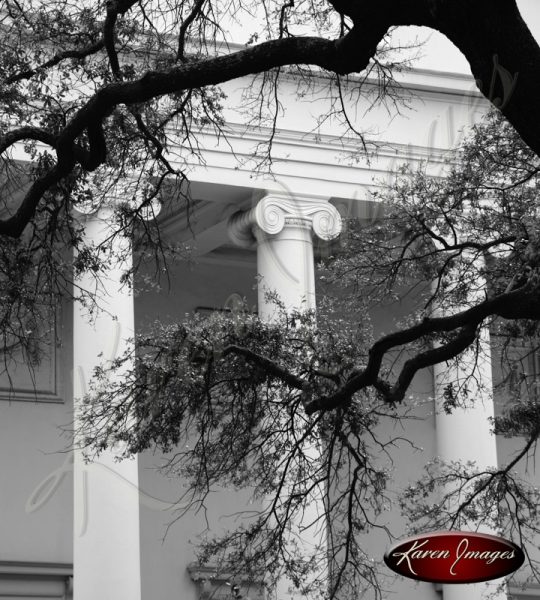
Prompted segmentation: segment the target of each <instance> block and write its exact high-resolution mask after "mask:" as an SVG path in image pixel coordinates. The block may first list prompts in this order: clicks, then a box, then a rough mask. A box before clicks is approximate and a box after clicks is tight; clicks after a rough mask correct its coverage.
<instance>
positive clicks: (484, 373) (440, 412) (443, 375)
mask: <svg viewBox="0 0 540 600" xmlns="http://www.w3.org/2000/svg"><path fill="white" fill-rule="evenodd" d="M475 296H478V298H479V299H481V297H482V295H481V290H478V291H475ZM449 384H453V385H454V386H455V388H456V390H457V389H459V386H460V385H465V384H466V385H467V394H468V399H467V400H466V401H465V404H466V406H465V407H463V408H455V409H454V410H453V411H452V412H451V414H447V413H446V412H445V410H444V407H443V403H444V389H445V387H446V386H447V385H449ZM434 390H435V411H436V412H435V415H436V416H435V426H436V437H437V453H438V456H439V457H440V458H441V459H442V460H443V461H444V462H452V461H460V462H462V463H465V462H467V461H474V462H475V464H476V467H477V468H479V469H483V468H490V467H495V466H497V445H496V438H495V436H494V435H493V434H492V433H491V429H492V424H491V422H490V419H491V418H492V417H493V415H494V408H493V381H492V372H491V347H490V339H489V331H488V329H487V328H485V327H483V328H482V329H481V330H480V338H479V343H478V353H477V352H476V348H471V349H469V350H467V351H466V352H465V354H464V355H463V360H462V363H461V364H460V366H459V367H454V368H449V366H448V365H447V364H445V363H441V364H438V365H435V367H434ZM462 529H467V530H472V531H474V530H477V529H478V531H481V532H483V533H489V534H492V535H498V533H499V532H497V531H495V530H494V529H492V528H489V527H487V526H484V525H482V526H480V527H477V524H475V523H474V522H471V523H469V524H468V526H467V527H462ZM497 585H498V582H497V581H493V582H486V583H477V584H466V585H465V584H450V585H443V600H463V599H464V598H467V600H487V598H488V597H489V598H490V600H503V599H506V598H507V594H506V592H505V591H503V592H499V593H498V594H495V591H496V587H497Z"/></svg>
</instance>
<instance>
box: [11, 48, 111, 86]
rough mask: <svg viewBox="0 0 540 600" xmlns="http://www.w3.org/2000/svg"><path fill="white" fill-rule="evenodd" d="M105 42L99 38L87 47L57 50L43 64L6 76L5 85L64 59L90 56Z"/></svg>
mask: <svg viewBox="0 0 540 600" xmlns="http://www.w3.org/2000/svg"><path fill="white" fill-rule="evenodd" d="M103 48H104V42H103V40H99V41H97V42H95V43H94V44H91V45H90V46H87V47H86V48H81V49H80V50H75V49H72V50H64V51H63V52H57V53H56V54H55V55H54V56H53V57H52V58H50V59H49V60H46V61H45V62H44V63H42V64H41V65H39V66H37V67H34V68H32V69H26V70H25V71H21V72H20V73H16V74H14V75H10V76H9V77H6V79H5V80H4V85H11V84H13V83H17V82H19V81H23V80H25V79H30V78H32V77H33V76H34V75H36V74H37V73H39V72H40V71H44V70H46V69H50V68H51V67H55V66H56V65H59V64H60V63H61V62H62V61H64V60H67V59H70V58H73V59H83V58H87V57H88V56H92V55H93V54H97V53H98V52H99V51H100V50H103Z"/></svg>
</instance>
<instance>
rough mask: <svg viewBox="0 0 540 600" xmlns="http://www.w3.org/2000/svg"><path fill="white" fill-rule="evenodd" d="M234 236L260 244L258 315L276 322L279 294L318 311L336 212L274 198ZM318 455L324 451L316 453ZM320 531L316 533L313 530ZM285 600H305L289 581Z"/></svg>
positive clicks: (309, 515)
mask: <svg viewBox="0 0 540 600" xmlns="http://www.w3.org/2000/svg"><path fill="white" fill-rule="evenodd" d="M229 225H230V227H229V233H230V236H231V238H232V239H233V241H235V243H237V244H238V245H241V246H244V247H248V246H251V245H253V244H254V243H255V241H256V244H257V272H258V277H259V285H258V309H259V316H260V317H261V318H262V319H265V320H267V321H272V320H274V319H276V317H277V316H278V314H277V313H278V312H279V309H278V308H277V306H276V304H275V303H274V302H272V300H271V297H268V293H269V292H270V293H272V292H275V293H277V295H278V298H279V300H280V301H281V302H282V303H283V304H284V306H285V309H286V310H287V311H289V312H290V311H293V310H312V309H315V267H314V256H313V234H315V235H316V236H318V237H319V238H320V239H322V240H326V241H329V240H332V239H334V238H336V237H337V236H338V235H339V233H340V232H341V217H340V215H339V213H338V211H337V210H336V208H335V207H334V206H332V205H331V204H328V203H327V202H326V201H324V200H320V199H313V198H298V197H295V198H290V197H288V196H284V195H277V194H272V195H268V196H266V197H265V198H263V199H262V200H261V201H260V202H259V203H258V204H257V205H256V206H255V208H253V209H251V210H250V211H247V212H244V213H237V214H236V215H233V217H232V218H231V220H230V223H229ZM311 450H312V451H313V452H314V453H315V454H316V453H317V452H319V450H318V448H313V449H311ZM323 495H324V490H320V492H319V494H318V496H316V495H314V497H313V501H312V503H311V505H310V506H309V507H308V509H307V510H306V511H305V513H304V515H303V518H302V520H301V521H300V522H296V523H295V528H296V529H297V531H299V532H302V530H303V529H304V528H305V527H307V526H309V524H311V523H313V522H315V521H317V523H320V521H318V520H317V519H318V518H319V517H320V515H323V514H325V506H324V500H323ZM313 529H315V528H313ZM317 529H318V531H314V530H313V531H309V532H307V531H304V532H303V533H301V535H302V541H303V547H304V549H305V552H306V554H307V553H309V552H312V551H313V550H314V549H315V548H317V547H318V548H324V547H325V546H326V543H327V542H326V536H327V531H326V528H325V527H324V526H320V525H319V526H318V527H317ZM276 597H277V598H278V599H279V600H288V599H289V598H296V597H299V596H298V594H295V592H294V591H293V588H292V587H291V582H289V581H286V580H283V581H281V582H280V583H279V585H278V589H277V591H276Z"/></svg>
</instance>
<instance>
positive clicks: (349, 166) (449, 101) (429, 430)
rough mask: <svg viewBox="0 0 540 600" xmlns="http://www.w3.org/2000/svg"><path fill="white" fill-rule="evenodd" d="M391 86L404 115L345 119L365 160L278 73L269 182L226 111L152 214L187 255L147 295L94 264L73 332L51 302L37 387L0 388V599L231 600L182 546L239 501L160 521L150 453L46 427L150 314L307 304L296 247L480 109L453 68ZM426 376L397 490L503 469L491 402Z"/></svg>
mask: <svg viewBox="0 0 540 600" xmlns="http://www.w3.org/2000/svg"><path fill="white" fill-rule="evenodd" d="M399 77H401V78H402V81H401V83H402V84H403V87H404V88H405V89H406V90H407V92H408V93H410V94H411V96H410V99H409V101H410V103H411V104H412V107H413V109H412V110H410V111H407V112H406V115H405V116H403V117H396V118H394V119H392V120H389V118H388V114H387V112H386V109H385V108H384V107H383V106H379V107H377V108H374V109H373V110H372V111H371V112H370V113H366V114H365V115H363V116H361V115H362V114H363V111H364V108H367V105H366V106H363V105H362V104H360V105H359V106H358V107H357V118H358V120H359V121H360V120H361V121H362V123H363V125H364V128H366V127H365V123H366V121H367V122H368V123H372V124H373V127H375V126H377V127H378V128H379V132H378V139H379V140H381V143H380V146H379V148H378V149H377V151H376V153H375V154H374V156H373V158H371V160H370V161H369V162H368V161H367V160H366V159H365V158H363V157H362V156H361V155H359V154H358V140H357V139H355V138H353V137H346V136H345V137H343V136H342V135H340V133H339V129H338V128H337V127H338V126H337V124H336V123H333V122H332V121H329V122H326V123H323V124H321V125H320V126H319V127H317V129H316V131H315V132H314V128H313V123H314V118H315V116H314V113H316V112H317V111H316V110H315V109H316V108H320V106H322V105H323V103H324V89H325V86H326V84H327V82H326V81H324V79H322V78H321V80H320V81H316V82H315V83H314V86H315V87H316V88H317V86H318V87H319V89H316V90H315V92H314V95H313V97H315V98H319V99H318V100H317V101H316V102H315V104H316V105H317V106H314V102H313V99H312V98H313V97H312V98H311V99H310V100H308V99H303V98H299V97H297V95H296V91H295V90H296V83H295V81H294V78H293V77H292V76H290V77H288V76H285V77H284V78H283V81H282V83H280V85H281V86H282V102H283V103H284V106H285V112H284V114H283V115H282V117H281V118H280V121H279V124H278V128H277V130H276V133H275V137H274V140H273V155H274V162H273V166H272V168H273V175H272V176H271V177H270V176H268V175H267V176H265V175H262V174H255V173H254V171H253V160H252V159H251V157H252V154H253V148H254V147H255V146H256V145H257V144H258V143H260V142H264V141H266V140H267V139H268V137H269V135H270V130H269V129H264V128H262V129H254V128H250V127H248V126H246V125H245V124H244V123H242V121H241V119H240V117H238V115H237V114H236V113H235V112H234V111H231V112H230V113H229V114H228V123H227V125H226V127H227V131H228V139H227V141H226V142H225V141H224V140H222V139H219V138H217V137H215V136H214V135H213V134H211V133H208V132H205V131H203V132H202V133H201V135H200V141H201V145H202V147H203V155H204V159H205V165H204V166H201V165H199V164H197V165H195V164H194V165H193V169H192V171H191V173H190V179H191V193H192V197H193V199H194V202H193V214H192V216H191V224H189V223H188V221H187V216H186V213H185V211H184V210H182V209H180V208H174V209H173V208H171V207H170V206H169V205H168V204H167V198H166V197H164V198H162V202H163V208H162V210H161V213H160V214H159V215H158V216H157V219H158V220H159V223H160V227H161V230H162V232H163V235H164V236H166V238H167V239H168V240H169V241H177V242H179V243H185V244H187V245H190V246H192V248H193V257H194V258H193V260H192V261H190V262H185V263H179V264H178V265H175V266H174V270H173V272H172V273H171V285H170V287H169V288H163V289H162V290H155V289H154V290H147V289H144V288H143V286H142V284H141V281H142V277H141V281H139V280H138V279H136V280H135V282H134V285H133V288H132V289H130V288H129V287H128V286H125V285H122V282H121V275H122V273H123V272H124V270H125V269H126V268H127V267H129V258H128V259H126V260H127V261H128V262H127V263H126V262H124V263H119V262H117V261H116V262H115V260H110V261H109V271H108V273H107V276H106V277H104V278H103V283H102V286H103V287H102V289H100V290H99V294H100V297H101V298H102V301H103V311H102V312H101V313H100V315H99V316H98V318H97V319H96V320H95V321H94V322H90V321H89V319H88V315H87V314H86V313H85V311H84V310H83V309H82V308H81V307H80V306H78V305H75V306H65V307H64V308H63V310H62V314H60V315H59V316H58V318H57V322H56V328H57V332H58V337H59V339H60V340H61V344H59V345H56V346H55V347H54V348H53V351H52V352H51V355H50V356H49V357H47V359H46V360H43V361H42V363H41V364H40V366H39V369H38V370H37V374H38V375H37V379H36V380H35V381H31V380H29V378H28V374H27V373H26V372H25V371H24V369H21V370H20V372H17V373H15V376H14V377H13V378H12V379H11V380H7V378H4V379H3V380H1V379H0V396H1V397H2V399H1V401H0V411H2V414H1V417H0V428H1V433H0V444H2V447H3V452H2V453H0V457H1V458H0V461H1V465H0V472H1V473H2V485H1V488H0V489H1V491H0V533H1V535H0V598H6V599H7V598H58V599H60V598H62V599H67V598H72V597H73V598H75V599H76V600H94V599H96V598H102V599H104V600H139V599H144V600H150V599H152V600H173V599H182V600H198V599H204V598H211V597H219V598H225V597H234V596H233V595H232V594H231V593H229V592H226V590H227V589H228V588H226V587H223V586H222V588H220V590H218V591H217V592H216V593H217V594H220V595H218V596H212V593H213V592H215V591H216V589H217V584H218V583H220V582H221V583H223V582H224V581H225V580H226V576H225V575H221V576H219V577H217V578H213V574H214V573H213V571H212V565H208V568H207V569H200V568H199V569H196V568H194V567H192V566H191V565H192V564H193V561H194V546H195V545H196V544H197V541H198V540H200V539H202V538H203V537H204V535H205V531H206V530H207V528H208V529H209V530H210V531H212V532H215V531H218V530H219V529H220V528H222V527H224V515H228V514H231V513H233V512H234V511H235V510H236V507H237V506H238V505H241V504H243V503H247V502H249V498H248V497H247V496H246V497H244V496H243V495H239V494H238V493H237V492H231V491H226V490H222V491H220V492H219V493H216V494H214V495H212V496H211V497H210V498H209V511H208V513H206V514H202V513H201V512H199V513H190V514H188V515H184V516H183V517H182V518H181V519H179V520H177V521H175V516H176V515H177V512H176V511H177V510H178V507H177V506H176V505H175V502H176V500H177V498H178V496H179V491H178V490H179V486H180V488H181V486H182V482H178V481H170V480H168V479H167V478H166V477H164V476H163V475H161V474H160V473H159V472H158V471H157V469H156V467H159V466H160V465H161V464H162V463H163V460H164V459H163V457H161V456H159V455H157V454H152V453H145V454H143V455H140V456H138V457H136V458H134V459H132V460H129V461H122V462H118V461H115V457H114V454H115V452H114V451H113V450H111V451H110V452H107V453H105V455H103V456H102V458H101V459H100V460H99V461H97V462H95V463H92V464H86V463H85V462H84V461H83V460H82V458H81V456H80V455H79V454H78V453H73V452H72V451H71V450H70V449H69V437H68V436H66V435H64V434H63V433H62V428H63V427H64V428H65V429H67V430H69V428H70V425H71V424H72V423H73V422H74V419H75V420H76V405H77V399H78V398H80V397H81V396H82V395H83V394H84V393H85V390H86V389H87V386H88V383H89V380H90V378H91V374H92V371H93V369H94V367H95V366H97V365H98V364H99V363H100V362H101V361H102V360H103V359H105V360H113V359H114V358H115V357H117V356H119V355H120V354H121V352H122V351H123V349H124V348H125V347H126V344H128V343H129V342H127V341H126V340H128V339H129V338H131V337H132V336H133V335H134V334H135V333H137V332H139V331H143V330H144V328H145V327H146V326H147V325H148V324H149V323H151V322H153V321H155V320H156V319H159V320H162V321H163V322H173V321H175V320H179V319H182V318H183V317H184V315H185V314H186V313H192V312H194V311H199V312H201V311H203V312H204V311H209V310H213V309H219V308H223V307H227V306H228V303H230V302H231V299H234V298H236V297H241V298H246V299H247V302H248V304H249V306H252V307H254V308H256V309H257V310H258V312H259V314H260V315H261V316H263V317H264V318H268V319H271V318H272V314H271V308H270V307H269V306H268V305H267V304H266V303H265V299H264V288H265V286H266V287H267V288H270V289H273V290H276V291H277V292H278V293H279V294H280V296H281V297H282V298H283V299H284V301H285V303H286V305H287V306H289V307H295V306H296V307H297V306H299V305H304V306H306V307H310V308H314V307H315V306H316V302H317V298H316V296H317V275H316V255H315V252H314V246H313V242H314V240H315V239H317V240H319V241H320V242H330V241H332V240H336V239H338V238H339V235H340V233H341V216H357V217H359V218H363V219H370V218H372V217H373V216H374V215H376V214H377V206H376V203H375V202H374V200H373V198H372V192H373V190H374V189H376V188H377V187H378V186H380V185H382V184H383V182H384V181H385V180H386V181H388V180H389V179H391V177H392V173H393V171H394V170H395V168H396V167H397V166H398V165H399V164H401V163H403V162H409V163H411V164H413V165H414V164H415V163H419V162H421V161H423V162H427V163H428V164H429V169H430V170H431V172H432V173H433V174H434V175H437V174H441V175H442V174H443V173H444V169H445V164H444V159H445V158H446V157H447V155H448V151H449V150H450V149H451V148H453V147H455V146H456V144H457V143H458V142H459V140H460V139H461V136H462V132H463V128H467V127H469V126H470V125H472V124H473V123H475V122H477V121H478V120H479V118H480V117H481V115H482V114H484V113H485V111H486V110H487V104H486V102H485V100H483V98H482V97H481V96H480V95H479V93H478V91H477V90H476V88H475V85H474V81H473V80H472V78H471V77H470V76H467V75H465V74H462V73H454V72H450V71H444V70H437V71H436V70H431V69H415V70H409V71H405V72H404V73H403V74H401V75H399ZM244 84H245V82H231V83H230V84H228V85H227V86H225V87H226V91H227V93H228V96H229V103H230V105H231V106H239V105H240V104H241V89H242V87H243V86H244ZM285 99H286V100H285ZM235 115H236V116H235ZM383 142H384V143H383ZM229 144H230V145H229ZM180 152H181V150H180V149H179V153H180ZM171 160H174V156H172V158H171ZM116 200H117V199H116V198H111V207H102V208H101V209H100V210H99V211H98V212H92V211H85V213H82V212H81V213H80V214H79V217H78V218H80V219H81V221H82V222H84V224H85V228H86V229H85V232H86V233H85V235H86V236H87V238H88V240H89V241H93V242H96V243H97V242H99V241H100V240H101V239H103V238H104V236H107V232H108V227H109V223H110V214H109V212H108V211H110V210H112V207H113V206H114V202H115V201H116ZM115 243H117V244H120V245H124V250H125V254H126V255H127V256H129V244H130V241H129V240H128V239H127V238H118V239H117V241H116V242H115ZM143 274H144V273H142V274H141V275H143ZM81 283H82V284H84V281H83V282H81ZM87 283H88V285H91V282H90V281H89V282H87ZM391 317H392V316H391V315H384V314H380V315H375V316H374V319H375V321H376V322H380V326H381V327H383V325H382V324H383V322H384V321H386V322H387V323H388V321H389V320H391ZM387 323H386V325H385V326H386V327H388V324H387ZM485 343H486V344H487V343H488V341H487V340H486V341H485ZM493 368H495V367H492V365H491V364H485V365H483V368H482V370H481V373H482V378H483V381H482V384H483V386H485V387H486V388H490V387H492V380H493V377H494V375H493ZM440 370H441V369H439V368H435V369H434V370H433V371H425V372H422V373H421V374H420V375H419V376H417V378H416V379H415V382H414V386H413V389H412V390H411V394H412V395H413V396H414V397H415V398H416V399H418V408H417V416H418V417H420V418H419V419H418V420H417V421H412V422H411V424H410V428H411V430H410V432H408V434H409V435H410V436H411V437H414V439H415V443H416V446H417V447H418V448H422V451H421V452H419V451H416V450H414V451H413V450H412V449H409V450H408V451H407V450H403V452H400V453H399V456H396V459H395V460H396V464H395V473H396V484H397V487H399V485H405V484H406V483H407V482H408V481H414V480H415V479H416V478H417V477H418V476H419V475H420V474H421V470H422V468H423V466H424V465H425V463H426V462H428V461H429V460H432V459H433V458H434V457H436V456H440V457H441V458H443V459H445V460H458V459H460V460H468V459H474V460H476V461H477V462H479V463H480V464H482V465H484V466H486V467H489V466H493V465H494V464H496V463H497V462H499V463H502V462H504V461H505V460H506V458H507V456H509V454H510V453H511V451H512V447H511V444H510V443H509V442H507V441H505V440H497V439H496V438H495V437H494V436H493V435H492V434H491V433H490V424H489V421H488V418H489V416H491V415H493V411H494V408H493V398H492V396H490V395H487V396H486V397H485V398H483V402H479V403H478V408H476V409H475V410H474V411H469V412H468V413H467V414H463V413H461V414H453V415H450V416H449V415H445V414H444V412H443V411H442V410H441V408H440V402H441V398H442V391H441V379H440V378H441V376H442V375H441V373H440V372H439V371H440ZM444 372H445V374H446V376H448V373H447V371H444ZM495 377H496V374H495ZM433 398H434V399H435V400H434V401H433V400H432V399H433ZM74 399H75V400H74ZM531 476H532V477H534V475H531ZM172 521H175V522H174V524H172V525H171V526H170V527H169V525H170V524H171V522H172ZM388 522H389V523H392V524H393V525H394V526H396V528H397V529H398V530H399V515H397V514H389V515H388ZM386 543H387V540H384V539H383V538H382V537H381V538H378V537H377V536H374V537H373V539H372V540H371V541H370V544H372V547H371V548H370V551H371V552H372V555H373V558H374V560H375V561H378V562H381V563H382V559H383V554H384V551H385V549H386ZM263 579H264V574H261V580H263ZM241 585H242V582H240V586H241ZM383 588H384V590H386V592H385V594H386V595H385V596H384V597H385V598H386V599H387V600H391V599H393V598H396V599H398V598H399V600H413V599H414V600H440V599H441V598H442V599H443V600H458V598H459V599H461V598H467V599H471V600H480V598H485V597H486V593H487V592H486V588H485V586H483V585H481V584H479V585H474V586H473V585H471V586H465V587H462V586H437V585H434V584H430V583H420V582H414V581H412V580H405V579H403V578H400V577H397V576H394V575H393V574H392V573H391V572H390V571H389V572H388V580H387V581H386V582H384V586H383ZM487 591H489V592H491V593H494V594H495V597H496V598H497V599H498V600H502V598H505V597H510V594H512V595H513V597H515V598H520V599H521V600H530V599H532V598H537V597H540V586H538V588H537V589H536V588H535V586H529V588H528V589H527V590H526V591H522V590H519V589H518V588H517V587H516V588H515V589H514V587H512V589H511V590H510V591H504V590H503V591H498V592H494V591H493V589H490V590H487ZM226 593H229V595H228V596H226V595H225V594H226ZM259 593H260V594H261V596H257V595H258V594H259ZM250 594H251V595H250V597H251V598H252V600H254V599H255V598H256V597H261V598H262V597H263V596H262V591H260V590H258V589H255V590H253V589H252V590H251V592H250ZM280 594H283V591H281V592H280ZM285 597H287V598H288V595H286V594H285V595H283V596H281V595H280V596H279V600H285Z"/></svg>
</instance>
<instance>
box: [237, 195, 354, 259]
mask: <svg viewBox="0 0 540 600" xmlns="http://www.w3.org/2000/svg"><path fill="white" fill-rule="evenodd" d="M285 227H298V228H302V229H309V230H311V231H312V232H313V233H314V234H315V235H316V236H317V237H318V238H320V239H321V240H324V241H330V240H333V239H334V238H336V237H337V236H338V235H339V234H340V233H341V228H342V223H341V217H340V215H339V212H338V211H337V209H336V208H335V207H334V206H332V204H329V203H328V202H325V201H321V200H315V199H312V198H300V199H298V198H291V197H289V196H284V195H283V196H281V195H277V194H271V195H268V196H265V197H264V198H263V199H262V200H260V201H259V202H258V204H257V205H256V206H255V207H254V208H252V209H251V210H248V211H240V212H237V213H235V214H234V215H232V216H231V218H230V219H229V226H228V230H229V237H230V238H231V240H232V241H233V242H234V243H235V244H237V245H239V246H242V247H250V246H252V245H253V244H254V243H255V241H256V233H257V231H260V232H263V233H265V234H266V235H277V234H278V233H280V232H281V231H283V229H284V228H285Z"/></svg>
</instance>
